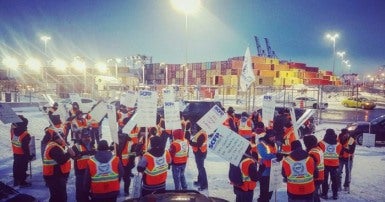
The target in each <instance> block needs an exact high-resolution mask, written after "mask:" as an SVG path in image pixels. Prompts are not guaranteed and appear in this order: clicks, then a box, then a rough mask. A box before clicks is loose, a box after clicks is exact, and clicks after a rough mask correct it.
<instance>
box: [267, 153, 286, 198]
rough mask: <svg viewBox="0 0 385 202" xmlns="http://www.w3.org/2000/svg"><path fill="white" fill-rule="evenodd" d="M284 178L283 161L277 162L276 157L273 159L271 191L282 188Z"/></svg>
mask: <svg viewBox="0 0 385 202" xmlns="http://www.w3.org/2000/svg"><path fill="white" fill-rule="evenodd" d="M282 178H283V177H282V165H281V162H277V160H276V159H275V158H274V159H271V167H270V182H269V192H270V191H275V190H278V189H279V188H281V186H282Z"/></svg>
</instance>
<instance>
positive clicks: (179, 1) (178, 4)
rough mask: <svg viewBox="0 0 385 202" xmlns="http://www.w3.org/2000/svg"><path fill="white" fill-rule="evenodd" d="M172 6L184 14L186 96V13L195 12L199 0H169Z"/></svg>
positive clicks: (185, 78) (185, 79) (185, 81)
mask: <svg viewBox="0 0 385 202" xmlns="http://www.w3.org/2000/svg"><path fill="white" fill-rule="evenodd" d="M170 1H171V4H172V6H173V7H174V8H175V9H176V10H179V11H182V12H183V13H184V14H185V34H186V41H185V43H186V44H185V45H186V50H185V51H186V52H185V64H184V72H185V75H184V87H185V97H186V98H187V82H188V74H187V73H188V14H191V13H194V12H196V11H197V10H198V9H199V7H200V0H170Z"/></svg>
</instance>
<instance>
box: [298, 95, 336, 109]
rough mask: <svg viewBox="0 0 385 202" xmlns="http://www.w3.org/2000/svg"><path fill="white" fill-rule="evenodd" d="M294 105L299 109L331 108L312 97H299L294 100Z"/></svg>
mask: <svg viewBox="0 0 385 202" xmlns="http://www.w3.org/2000/svg"><path fill="white" fill-rule="evenodd" d="M294 103H295V106H296V107H299V108H313V109H318V108H319V109H326V108H327V107H328V106H329V104H328V103H326V102H321V103H319V102H318V100H317V99H315V98H312V97H297V98H295V99H294ZM318 105H319V106H318Z"/></svg>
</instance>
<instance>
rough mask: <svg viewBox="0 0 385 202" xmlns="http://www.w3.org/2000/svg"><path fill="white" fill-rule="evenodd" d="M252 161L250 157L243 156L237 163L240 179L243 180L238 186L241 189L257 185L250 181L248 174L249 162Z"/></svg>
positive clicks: (252, 187)
mask: <svg viewBox="0 0 385 202" xmlns="http://www.w3.org/2000/svg"><path fill="white" fill-rule="evenodd" d="M253 163H255V162H254V161H253V160H252V159H251V158H245V159H243V160H242V161H241V163H239V168H240V169H241V173H242V181H243V183H242V185H241V186H240V188H241V189H242V190H243V191H249V190H254V189H255V187H256V186H257V182H255V181H252V180H251V178H250V174H249V167H250V164H253Z"/></svg>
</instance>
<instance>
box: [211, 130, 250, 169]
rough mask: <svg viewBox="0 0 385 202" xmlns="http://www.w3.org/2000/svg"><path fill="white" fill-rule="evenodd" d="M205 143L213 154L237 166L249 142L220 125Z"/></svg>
mask: <svg viewBox="0 0 385 202" xmlns="http://www.w3.org/2000/svg"><path fill="white" fill-rule="evenodd" d="M207 144H208V147H209V149H211V151H213V152H214V153H215V154H217V155H218V156H220V157H221V158H223V159H225V160H226V161H229V162H230V163H231V164H233V165H236V166H238V165H239V163H240V162H241V160H242V156H243V154H244V153H245V152H246V149H247V147H248V146H249V145H250V142H249V141H248V140H246V139H245V138H243V137H242V136H240V135H238V134H237V133H235V132H234V131H232V130H230V129H229V128H227V127H226V126H224V125H220V126H219V127H218V129H217V130H215V132H214V134H213V136H212V137H211V138H210V139H209V140H208V143H207Z"/></svg>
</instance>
